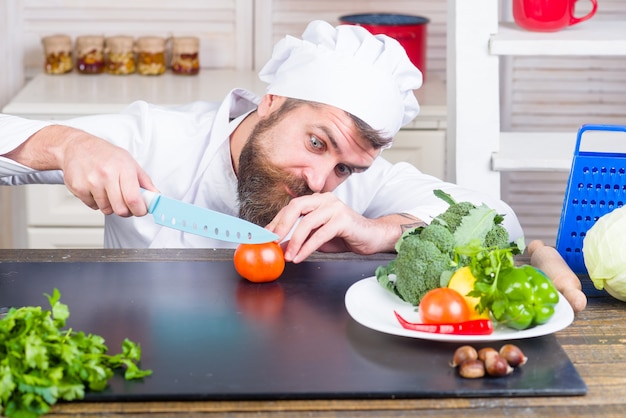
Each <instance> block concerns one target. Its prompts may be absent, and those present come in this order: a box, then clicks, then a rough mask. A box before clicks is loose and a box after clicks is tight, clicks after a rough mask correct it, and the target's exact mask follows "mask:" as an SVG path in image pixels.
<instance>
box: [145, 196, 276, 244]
mask: <svg viewBox="0 0 626 418" xmlns="http://www.w3.org/2000/svg"><path fill="white" fill-rule="evenodd" d="M141 193H142V196H143V200H144V202H145V203H146V206H147V207H148V213H150V214H152V216H153V217H154V222H155V223H157V224H158V225H162V226H165V227H168V228H172V229H177V230H179V231H183V232H188V233H190V234H195V235H199V236H202V237H206V238H213V239H217V240H220V241H228V242H237V243H246V244H263V243H266V242H271V241H276V240H277V239H278V235H276V234H274V233H273V232H270V231H268V230H267V229H265V228H262V227H260V226H258V225H256V224H253V223H252V222H248V221H246V220H243V219H240V218H237V217H234V216H230V215H226V214H224V213H221V212H217V211H214V210H211V209H205V208H201V207H199V206H195V205H192V204H190V203H185V202H181V201H180V200H176V199H172V198H169V197H166V196H163V195H161V194H159V193H155V192H151V191H149V190H145V189H141Z"/></svg>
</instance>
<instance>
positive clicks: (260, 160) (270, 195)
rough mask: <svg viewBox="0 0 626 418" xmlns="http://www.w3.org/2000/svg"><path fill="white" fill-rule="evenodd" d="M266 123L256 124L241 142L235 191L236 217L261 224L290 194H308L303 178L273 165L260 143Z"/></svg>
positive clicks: (276, 211) (264, 134)
mask: <svg viewBox="0 0 626 418" xmlns="http://www.w3.org/2000/svg"><path fill="white" fill-rule="evenodd" d="M269 129H270V124H265V123H263V122H261V123H259V124H258V125H257V126H256V127H255V129H254V130H253V132H252V134H251V135H250V138H248V141H247V142H246V144H245V145H244V147H243V149H242V151H241V156H240V157H239V172H238V176H237V177H238V183H237V193H238V198H239V216H240V217H241V218H243V219H246V220H248V221H250V222H253V223H255V224H257V225H261V226H265V225H267V224H268V223H270V222H271V221H272V219H274V217H275V216H276V214H277V213H278V211H279V210H280V209H282V208H283V207H284V206H286V205H287V204H288V203H289V201H290V200H291V199H292V198H293V196H292V195H291V194H290V193H289V192H291V193H293V195H295V196H303V195H307V194H312V193H313V192H312V191H311V189H309V187H308V185H307V183H306V181H305V180H304V179H302V178H299V177H296V176H293V175H291V174H289V173H286V172H285V171H284V170H281V169H279V168H277V167H274V166H273V165H272V163H271V162H270V160H269V157H268V155H267V154H268V152H267V150H266V149H265V148H264V147H263V146H262V143H264V141H266V138H265V137H266V135H267V134H268V133H269V132H268V131H269Z"/></svg>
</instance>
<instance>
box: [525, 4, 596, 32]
mask: <svg viewBox="0 0 626 418" xmlns="http://www.w3.org/2000/svg"><path fill="white" fill-rule="evenodd" d="M576 1H577V0H513V19H515V23H517V24H518V25H519V26H520V27H522V28H524V29H528V30H532V31H539V32H553V31H557V30H561V29H563V28H566V27H568V26H572V25H575V24H577V23H580V22H584V21H585V20H587V19H589V18H591V17H592V16H593V15H594V14H595V13H596V10H597V9H598V3H597V0H590V1H591V4H592V9H591V11H590V12H589V13H587V14H586V15H585V16H583V17H576V16H574V13H575V8H576Z"/></svg>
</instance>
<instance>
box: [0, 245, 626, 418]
mask: <svg viewBox="0 0 626 418" xmlns="http://www.w3.org/2000/svg"><path fill="white" fill-rule="evenodd" d="M312 257H313V258H316V259H338V258H340V259H341V258H354V257H361V256H356V255H352V254H332V255H325V254H315V255H314V256H312ZM375 257H378V258H380V259H381V261H382V260H389V259H390V258H391V257H392V256H391V255H387V254H383V255H377V256H375ZM230 258H232V251H231V250H78V249H77V250H0V262H3V261H45V262H71V261H74V262H78V261H90V262H107V261H117V262H120V261H148V260H160V261H164V260H178V261H181V260H227V259H230ZM369 258H371V256H370V257H369ZM625 312H626V304H624V303H623V302H620V301H618V300H616V299H613V298H611V297H609V296H602V297H594V298H590V300H589V303H588V306H587V308H586V309H585V310H584V311H583V312H581V313H579V314H578V315H577V316H576V319H575V320H574V323H573V324H572V325H570V326H569V327H568V328H566V329H565V330H563V331H560V332H559V333H557V339H558V341H559V342H560V344H561V345H562V346H563V348H564V349H565V351H566V352H567V355H568V356H569V358H570V360H571V361H572V363H573V364H574V366H575V367H576V369H577V370H578V372H579V374H580V376H581V377H582V378H583V379H584V381H585V383H586V384H587V386H588V389H589V391H588V393H587V395H584V396H567V397H528V398H524V397H518V398H446V399H402V400H354V401H351V400H335V401H327V400H325V401H321V400H320V401H298V400H291V401H245V402H242V401H206V402H107V403H91V402H74V403H62V404H59V405H56V406H55V407H54V408H53V410H52V412H51V413H50V414H49V416H53V417H77V416H80V417H95V416H98V417H121V416H134V417H142V416H146V417H147V416H159V417H173V416H184V417H377V418H381V417H406V416H420V415H427V416H437V417H443V416H465V417H474V416H476V417H479V416H498V415H503V414H505V415H506V416H559V417H583V416H594V417H596V416H602V417H610V416H620V417H621V416H624V415H625V414H626V321H625V320H624V313H625Z"/></svg>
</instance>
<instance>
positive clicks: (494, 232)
mask: <svg viewBox="0 0 626 418" xmlns="http://www.w3.org/2000/svg"><path fill="white" fill-rule="evenodd" d="M483 246H484V247H487V248H492V247H498V248H507V247H510V246H511V243H510V242H509V231H507V230H506V228H505V227H503V226H502V225H494V226H493V228H491V229H490V230H489V232H487V235H485V239H484V241H483Z"/></svg>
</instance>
